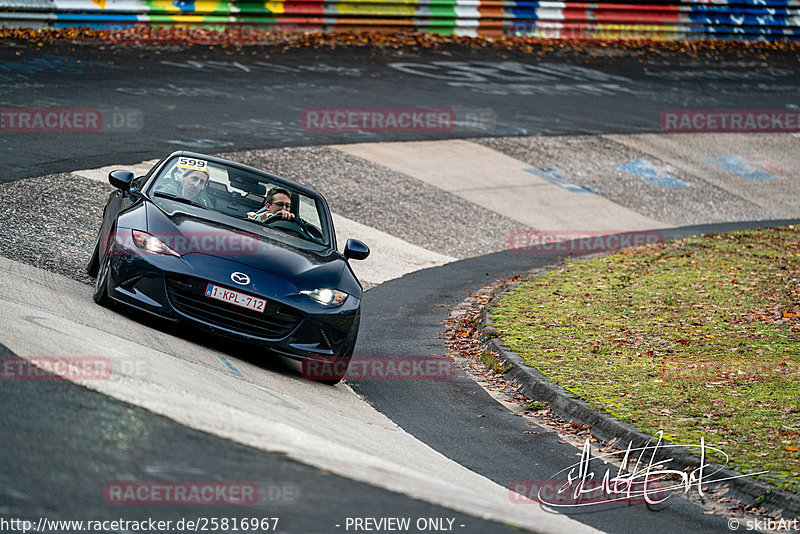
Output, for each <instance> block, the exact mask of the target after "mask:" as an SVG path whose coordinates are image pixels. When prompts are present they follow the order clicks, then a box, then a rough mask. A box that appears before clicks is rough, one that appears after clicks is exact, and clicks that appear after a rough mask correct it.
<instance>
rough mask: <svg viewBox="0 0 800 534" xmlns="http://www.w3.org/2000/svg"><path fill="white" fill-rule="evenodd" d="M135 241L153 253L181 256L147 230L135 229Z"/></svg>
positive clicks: (138, 245) (140, 246) (141, 247)
mask: <svg viewBox="0 0 800 534" xmlns="http://www.w3.org/2000/svg"><path fill="white" fill-rule="evenodd" d="M133 242H134V243H136V246H137V247H139V248H140V249H142V250H146V251H147V252H152V253H153V254H167V255H171V256H177V257H178V258H180V257H181V255H180V254H178V253H177V252H175V251H174V250H172V249H171V248H169V247H168V246H167V245H166V244H165V243H164V242H163V241H161V240H160V239H159V238H157V237H156V236H153V235H150V234H148V233H147V232H140V231H138V230H133Z"/></svg>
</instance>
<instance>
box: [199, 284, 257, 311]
mask: <svg viewBox="0 0 800 534" xmlns="http://www.w3.org/2000/svg"><path fill="white" fill-rule="evenodd" d="M206 296H207V297H211V298H212V299H217V300H221V301H223V302H230V303H231V304H236V305H237V306H241V307H242V308H247V309H248V310H253V311H257V312H263V311H264V307H265V306H266V305H267V301H266V300H264V299H259V298H256V297H251V296H249V295H245V294H244V293H239V292H238V291H232V290H230V289H225V288H224V287H219V286H215V285H214V284H208V286H206Z"/></svg>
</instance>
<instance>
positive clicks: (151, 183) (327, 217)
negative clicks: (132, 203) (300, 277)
mask: <svg viewBox="0 0 800 534" xmlns="http://www.w3.org/2000/svg"><path fill="white" fill-rule="evenodd" d="M181 157H183V158H192V159H195V160H201V161H203V162H205V164H206V165H208V164H211V166H210V169H209V170H211V171H212V172H213V173H216V174H218V173H219V172H220V169H223V170H224V172H225V177H224V178H225V180H224V181H223V180H214V179H213V178H212V177H211V176H213V174H212V175H211V176H210V177H209V179H208V180H207V182H206V185H205V188H208V183H209V182H211V181H215V182H216V183H217V184H222V185H224V186H226V188H227V189H226V191H227V192H228V195H231V197H230V198H231V201H233V202H236V201H237V199H238V197H236V195H237V194H238V195H241V197H242V199H244V198H247V199H248V200H247V202H248V203H249V204H252V202H253V198H260V199H264V195H261V194H259V193H252V192H248V191H247V190H245V189H241V188H239V187H237V185H238V184H235V183H233V182H232V181H231V180H230V179H229V177H230V176H235V177H237V179H238V178H240V177H246V179H247V180H248V183H249V184H250V185H251V186H252V184H255V183H258V184H262V185H264V186H265V188H264V189H265V191H266V189H267V188H266V186H269V187H280V188H283V189H286V190H288V191H289V192H290V193H291V196H292V213H294V214H295V216H298V210H299V209H300V204H301V202H299V199H300V197H301V196H302V197H305V204H308V201H311V202H313V206H314V207H315V208H316V214H317V217H318V218H319V223H320V224H319V225H317V224H316V221H315V222H313V223H312V222H309V223H308V224H310V225H312V226H313V227H314V228H316V229H317V230H319V232H320V233H321V238H319V237H315V236H311V237H308V236H307V235H306V234H304V233H303V232H300V231H297V232H295V231H285V230H284V229H280V228H273V227H272V226H273V225H272V224H270V225H264V224H262V223H261V222H258V221H256V220H253V219H249V218H247V217H246V216H245V215H244V214H243V213H238V214H234V213H229V212H226V211H223V210H221V209H218V208H217V207H216V206H215V205H210V206H203V205H200V204H199V203H195V202H192V203H191V204H190V203H186V202H185V200H189V201H191V199H185V200H173V199H170V198H168V197H167V196H160V195H156V194H155V193H156V192H157V191H160V189H158V185H160V184H162V183H163V181H162V179H168V180H174V179H175V178H174V176H173V177H167V176H166V174H167V173H174V172H175V171H176V169H177V168H178V165H177V160H178V158H181ZM184 172H186V171H185V170H184ZM143 182H144V183H143V184H142V187H141V190H140V192H141V194H143V195H144V196H145V197H146V198H147V199H148V200H149V201H150V202H152V203H153V204H154V205H156V206H157V207H158V208H159V209H161V211H163V212H164V213H166V214H167V215H168V216H171V215H174V214H175V213H178V212H181V213H184V214H187V215H192V216H196V217H203V216H204V215H203V214H202V212H203V211H210V212H213V213H214V214H215V216H214V217H211V218H212V219H218V218H220V217H222V218H223V219H230V221H231V223H230V225H231V226H234V227H236V228H238V229H245V230H248V231H252V232H255V233H257V234H259V235H263V236H265V237H269V238H273V239H276V240H278V241H281V242H283V243H286V244H288V245H291V246H295V247H298V248H302V249H307V250H309V249H310V250H314V249H328V248H330V249H333V250H336V249H337V246H336V236H335V233H334V228H333V218H332V216H331V214H330V209H329V208H328V204H327V202H326V201H325V198H324V197H323V196H322V195H321V194H320V193H318V192H316V191H314V190H313V189H310V188H308V187H306V186H303V185H301V184H298V183H296V182H293V181H291V180H287V179H286V178H283V177H281V176H278V175H275V174H272V173H269V172H266V171H262V170H260V169H256V168H253V167H250V166H247V165H243V164H241V163H237V162H234V161H229V160H226V159H222V158H217V157H214V156H208V155H204V154H198V153H193V152H187V151H176V152H173V153H171V154H169V155H168V156H166V157H165V158H164V159H162V160H161V161H159V162H158V163H157V164H156V165H154V166H153V168H152V169H151V170H150V172H149V173H148V174H147V176H146V177H145V180H143ZM205 188H204V191H205ZM216 189H217V190H219V189H220V187H219V185H218V186H217V187H216ZM167 193H168V194H169V192H167ZM242 193H246V194H245V195H242ZM164 201H166V203H168V204H166V205H165V202H164ZM170 203H171V204H173V205H174V207H173V206H172V205H170ZM261 204H262V206H263V202H261ZM228 206H231V204H228ZM236 208H237V210H239V211H240V210H242V209H243V206H238V205H237V206H236ZM312 209H313V207H312ZM253 211H257V210H253ZM234 221H235V222H234Z"/></svg>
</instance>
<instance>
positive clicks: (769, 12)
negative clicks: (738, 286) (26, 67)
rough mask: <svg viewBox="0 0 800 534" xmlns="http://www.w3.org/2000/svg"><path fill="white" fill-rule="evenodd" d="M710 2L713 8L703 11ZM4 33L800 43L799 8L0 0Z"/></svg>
mask: <svg viewBox="0 0 800 534" xmlns="http://www.w3.org/2000/svg"><path fill="white" fill-rule="evenodd" d="M709 1H713V3H708V2H709ZM0 25H5V26H13V27H32V28H65V27H90V28H94V29H105V30H109V29H112V30H113V29H125V28H131V27H136V26H139V25H149V26H183V27H186V26H188V27H202V28H207V29H226V28H231V27H242V28H253V29H273V30H295V31H297V30H299V31H354V30H386V31H396V30H411V31H420V32H432V33H439V34H446V35H468V36H477V35H482V36H491V35H511V36H519V37H523V36H533V37H544V38H557V39H559V38H561V39H659V40H677V39H699V38H716V39H737V40H754V39H759V40H800V0H685V1H677V2H676V1H669V0H639V2H638V3H636V4H623V3H611V2H603V1H600V2H597V3H580V2H554V1H527V0H277V1H273V2H255V1H252V0H240V1H236V0H228V1H207V0H27V1H22V0H0Z"/></svg>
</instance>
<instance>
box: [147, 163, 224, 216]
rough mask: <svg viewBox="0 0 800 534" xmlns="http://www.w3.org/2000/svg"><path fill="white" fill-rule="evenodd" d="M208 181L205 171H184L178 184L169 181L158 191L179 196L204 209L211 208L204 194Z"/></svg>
mask: <svg viewBox="0 0 800 534" xmlns="http://www.w3.org/2000/svg"><path fill="white" fill-rule="evenodd" d="M208 180H209V175H208V172H207V171H201V170H199V169H186V170H185V171H184V173H183V176H182V177H181V179H180V182H178V183H176V182H172V181H170V182H169V183H167V184H165V185H164V187H163V188H161V187H159V188H158V191H161V192H164V193H168V194H171V195H177V196H180V197H182V198H185V199H186V200H191V201H192V202H195V203H197V204H200V205H201V206H204V207H206V208H213V207H214V204H213V202H211V199H210V198H208V196H207V195H206V192H205V189H206V185H207V184H208ZM159 185H160V184H159Z"/></svg>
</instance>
